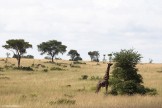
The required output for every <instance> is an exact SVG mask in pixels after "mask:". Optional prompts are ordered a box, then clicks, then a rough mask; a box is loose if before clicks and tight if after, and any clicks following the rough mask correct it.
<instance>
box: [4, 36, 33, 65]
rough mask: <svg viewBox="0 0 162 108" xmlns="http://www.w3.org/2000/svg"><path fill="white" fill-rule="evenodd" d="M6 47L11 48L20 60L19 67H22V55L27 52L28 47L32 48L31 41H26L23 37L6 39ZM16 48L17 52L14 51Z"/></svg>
mask: <svg viewBox="0 0 162 108" xmlns="http://www.w3.org/2000/svg"><path fill="white" fill-rule="evenodd" d="M2 47H4V48H5V49H8V50H11V51H12V52H13V53H14V55H16V59H17V61H18V67H20V60H21V56H22V55H23V54H24V53H26V49H28V48H32V45H31V44H29V42H25V41H24V40H23V39H10V40H8V41H6V45H3V46H2ZM13 50H15V52H14V51H13Z"/></svg>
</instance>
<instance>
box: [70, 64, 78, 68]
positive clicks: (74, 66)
mask: <svg viewBox="0 0 162 108" xmlns="http://www.w3.org/2000/svg"><path fill="white" fill-rule="evenodd" d="M70 67H72V68H81V67H80V66H77V65H72V64H70Z"/></svg>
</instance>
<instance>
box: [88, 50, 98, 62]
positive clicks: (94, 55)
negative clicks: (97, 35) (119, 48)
mask: <svg viewBox="0 0 162 108" xmlns="http://www.w3.org/2000/svg"><path fill="white" fill-rule="evenodd" d="M88 55H89V56H90V58H91V61H97V62H98V61H99V56H100V54H99V52H98V51H89V52H88Z"/></svg>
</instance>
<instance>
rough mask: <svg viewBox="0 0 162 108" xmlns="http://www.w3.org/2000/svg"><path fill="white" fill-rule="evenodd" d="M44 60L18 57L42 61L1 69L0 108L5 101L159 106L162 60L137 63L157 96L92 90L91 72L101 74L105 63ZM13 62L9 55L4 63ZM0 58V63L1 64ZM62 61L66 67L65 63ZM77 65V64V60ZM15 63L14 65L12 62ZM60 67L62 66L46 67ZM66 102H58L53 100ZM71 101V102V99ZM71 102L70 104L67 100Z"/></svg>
mask: <svg viewBox="0 0 162 108" xmlns="http://www.w3.org/2000/svg"><path fill="white" fill-rule="evenodd" d="M47 61H48V60H33V59H22V61H21V65H22V66H32V64H33V63H34V64H35V65H37V64H43V65H45V69H48V70H49V71H48V72H44V71H43V69H44V68H42V67H38V68H35V66H34V67H33V68H34V70H35V71H20V70H13V69H7V70H6V69H5V70H4V71H3V72H0V108H1V107H7V105H10V106H12V105H17V106H14V107H23V108H64V107H65V108H161V106H162V98H161V97H162V86H161V85H162V73H161V72H159V71H162V64H139V65H138V66H137V68H138V69H139V73H140V74H141V75H142V76H143V81H144V85H145V86H147V87H150V88H156V89H157V91H158V95H157V96H140V95H134V96H112V95H110V94H109V95H107V96H105V95H104V92H105V90H104V89H102V90H101V92H100V93H99V94H95V93H94V89H93V88H94V87H95V86H96V84H97V82H98V81H97V80H90V77H91V76H99V77H103V75H104V73H105V70H106V67H107V64H103V63H100V65H96V63H95V62H86V64H79V66H80V68H72V67H70V63H71V62H69V61H61V60H57V61H56V62H57V63H63V64H62V65H61V66H59V65H56V64H51V63H47ZM10 64H17V61H16V59H9V60H8V64H7V65H10ZM5 65H6V64H5V62H4V61H0V67H4V66H5ZM65 65H66V66H67V67H65ZM77 65H78V64H77ZM15 66H16V65H15ZM51 67H60V68H63V69H65V70H63V71H58V70H50V68H51ZM82 75H88V79H87V80H81V79H80V78H81V76H82ZM59 100H63V101H64V100H65V101H67V102H65V103H61V104H58V103H57V101H59ZM74 101H75V103H73V102H74ZM70 102H72V103H73V104H70Z"/></svg>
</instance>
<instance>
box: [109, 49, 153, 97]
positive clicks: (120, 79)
mask: <svg viewBox="0 0 162 108" xmlns="http://www.w3.org/2000/svg"><path fill="white" fill-rule="evenodd" d="M113 55H114V59H113V61H114V62H115V65H114V69H113V71H112V79H111V81H110V82H111V83H110V84H112V90H111V93H112V94H128V95H132V94H136V93H139V94H146V93H147V92H150V89H148V88H145V87H144V86H143V85H142V84H141V83H143V78H142V76H141V75H140V74H138V73H137V72H138V69H137V68H136V65H137V64H138V63H139V62H140V60H141V58H142V56H141V54H139V53H138V52H136V51H134V50H133V49H130V50H121V51H120V52H116V53H114V54H113Z"/></svg>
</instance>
